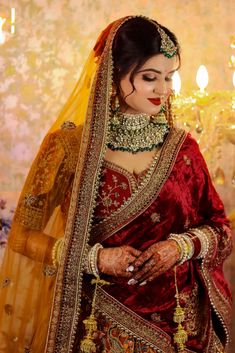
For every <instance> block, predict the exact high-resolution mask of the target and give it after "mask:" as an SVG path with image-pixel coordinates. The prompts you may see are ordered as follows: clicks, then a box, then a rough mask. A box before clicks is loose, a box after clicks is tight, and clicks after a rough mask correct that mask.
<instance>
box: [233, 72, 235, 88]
mask: <svg viewBox="0 0 235 353" xmlns="http://www.w3.org/2000/svg"><path fill="white" fill-rule="evenodd" d="M233 85H234V87H235V71H234V73H233Z"/></svg>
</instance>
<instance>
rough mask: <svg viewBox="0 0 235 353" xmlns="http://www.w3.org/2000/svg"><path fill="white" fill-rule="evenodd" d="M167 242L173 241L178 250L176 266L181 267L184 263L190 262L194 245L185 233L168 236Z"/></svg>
mask: <svg viewBox="0 0 235 353" xmlns="http://www.w3.org/2000/svg"><path fill="white" fill-rule="evenodd" d="M168 240H174V241H175V242H176V243H177V245H178V249H179V253H180V256H179V259H178V264H179V265H182V264H183V263H184V262H185V261H187V260H190V259H191V258H192V257H193V254H194V244H193V241H192V239H191V238H190V237H189V236H188V235H187V233H181V234H174V233H171V234H170V235H169V238H168Z"/></svg>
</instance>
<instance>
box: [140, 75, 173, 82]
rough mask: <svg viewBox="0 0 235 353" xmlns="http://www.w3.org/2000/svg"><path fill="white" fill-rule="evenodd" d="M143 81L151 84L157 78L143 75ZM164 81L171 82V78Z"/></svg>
mask: <svg viewBox="0 0 235 353" xmlns="http://www.w3.org/2000/svg"><path fill="white" fill-rule="evenodd" d="M143 80H144V81H147V82H153V81H156V80H157V77H153V78H151V77H148V76H145V75H143ZM166 81H167V82H170V81H172V78H171V77H166Z"/></svg>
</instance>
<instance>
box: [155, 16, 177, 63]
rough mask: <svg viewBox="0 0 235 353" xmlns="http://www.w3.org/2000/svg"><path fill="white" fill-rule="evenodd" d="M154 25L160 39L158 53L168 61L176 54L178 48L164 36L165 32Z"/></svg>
mask: <svg viewBox="0 0 235 353" xmlns="http://www.w3.org/2000/svg"><path fill="white" fill-rule="evenodd" d="M155 25H156V26H157V30H158V33H159V34H160V37H161V46H160V52H161V53H162V54H163V55H164V56H166V57H167V58H169V59H170V58H172V57H173V56H175V55H176V54H177V52H178V48H177V46H176V45H175V44H174V43H173V41H172V40H171V39H170V37H169V36H168V35H167V34H166V32H165V31H164V30H163V29H162V28H161V27H160V26H159V24H156V23H155Z"/></svg>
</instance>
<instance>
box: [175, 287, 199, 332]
mask: <svg viewBox="0 0 235 353" xmlns="http://www.w3.org/2000/svg"><path fill="white" fill-rule="evenodd" d="M179 296H180V300H181V302H182V303H183V305H184V312H185V321H184V322H185V326H186V330H187V333H188V334H189V335H190V336H196V335H198V334H199V333H200V331H201V312H200V309H199V291H198V285H195V287H194V288H193V290H192V292H191V293H180V295H179Z"/></svg>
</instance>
